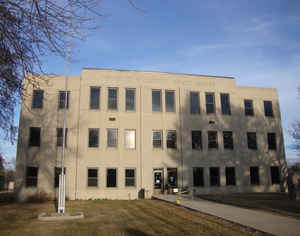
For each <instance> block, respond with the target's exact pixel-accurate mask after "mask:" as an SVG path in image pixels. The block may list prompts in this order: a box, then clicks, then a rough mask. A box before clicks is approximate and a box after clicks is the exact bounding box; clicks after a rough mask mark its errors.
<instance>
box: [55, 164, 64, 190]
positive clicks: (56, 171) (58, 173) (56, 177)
mask: <svg viewBox="0 0 300 236" xmlns="http://www.w3.org/2000/svg"><path fill="white" fill-rule="evenodd" d="M60 174H61V167H55V168H54V187H55V188H58V187H59V175H60ZM64 174H66V168H64Z"/></svg>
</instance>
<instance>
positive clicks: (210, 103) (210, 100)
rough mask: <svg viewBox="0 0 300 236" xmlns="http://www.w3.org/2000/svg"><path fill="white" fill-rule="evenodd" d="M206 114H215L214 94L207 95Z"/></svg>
mask: <svg viewBox="0 0 300 236" xmlns="http://www.w3.org/2000/svg"><path fill="white" fill-rule="evenodd" d="M205 98H206V113H207V114H212V113H215V112H216V111H215V95H214V94H213V93H206V94H205Z"/></svg>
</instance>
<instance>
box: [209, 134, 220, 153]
mask: <svg viewBox="0 0 300 236" xmlns="http://www.w3.org/2000/svg"><path fill="white" fill-rule="evenodd" d="M210 134H215V136H216V137H215V140H216V141H215V144H216V145H213V146H212V145H211V140H210ZM207 148H208V149H218V148H219V144H218V131H216V130H208V131H207Z"/></svg>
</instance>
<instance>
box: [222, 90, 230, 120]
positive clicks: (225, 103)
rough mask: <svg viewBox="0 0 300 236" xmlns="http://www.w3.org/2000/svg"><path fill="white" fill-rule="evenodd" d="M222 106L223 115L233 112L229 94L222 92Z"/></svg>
mask: <svg viewBox="0 0 300 236" xmlns="http://www.w3.org/2000/svg"><path fill="white" fill-rule="evenodd" d="M221 108H222V114H223V115H230V114H231V110H230V100H229V94H226V93H221Z"/></svg>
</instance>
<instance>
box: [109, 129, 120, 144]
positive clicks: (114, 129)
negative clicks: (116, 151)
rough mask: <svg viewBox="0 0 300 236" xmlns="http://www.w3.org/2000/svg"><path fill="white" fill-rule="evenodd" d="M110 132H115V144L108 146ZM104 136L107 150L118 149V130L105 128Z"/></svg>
mask: <svg viewBox="0 0 300 236" xmlns="http://www.w3.org/2000/svg"><path fill="white" fill-rule="evenodd" d="M110 131H116V142H115V144H110V142H109V141H110V139H109V137H110V136H109V132H110ZM106 135H107V140H106V146H107V147H108V148H118V135H119V132H118V129H117V128H107V129H106Z"/></svg>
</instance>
